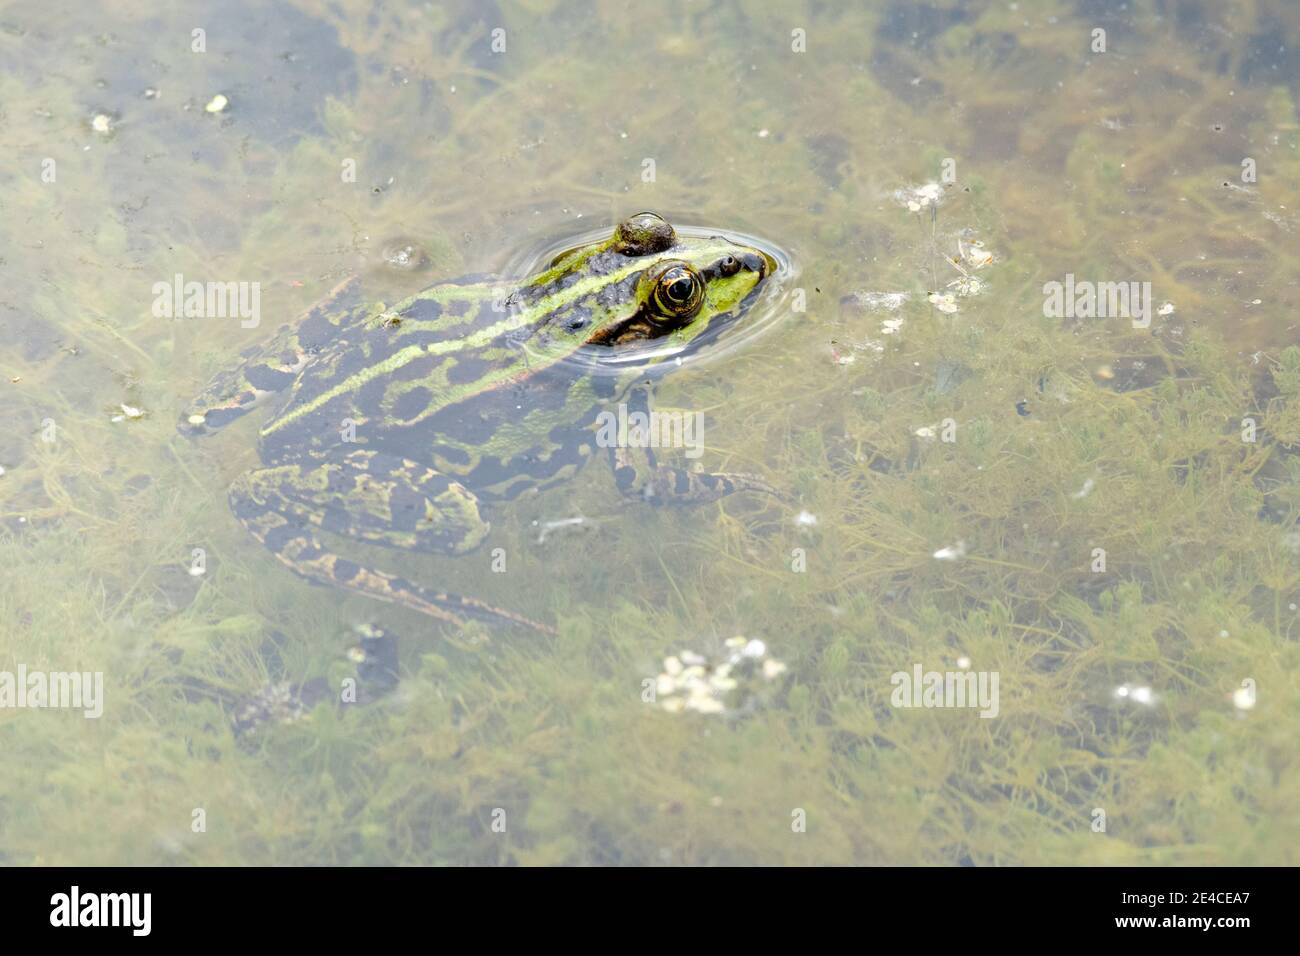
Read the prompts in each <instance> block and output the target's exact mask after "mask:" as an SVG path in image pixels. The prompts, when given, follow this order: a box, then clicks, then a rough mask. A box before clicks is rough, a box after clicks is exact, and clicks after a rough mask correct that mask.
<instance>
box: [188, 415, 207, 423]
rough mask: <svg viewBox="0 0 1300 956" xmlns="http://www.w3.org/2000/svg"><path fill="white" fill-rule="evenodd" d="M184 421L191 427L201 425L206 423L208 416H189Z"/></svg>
mask: <svg viewBox="0 0 1300 956" xmlns="http://www.w3.org/2000/svg"><path fill="white" fill-rule="evenodd" d="M185 420H186V421H187V422H189V423H190V424H191V425H202V424H203V423H204V422H206V421H207V420H208V416H207V415H191V416H190V417H189V418H187V419H185Z"/></svg>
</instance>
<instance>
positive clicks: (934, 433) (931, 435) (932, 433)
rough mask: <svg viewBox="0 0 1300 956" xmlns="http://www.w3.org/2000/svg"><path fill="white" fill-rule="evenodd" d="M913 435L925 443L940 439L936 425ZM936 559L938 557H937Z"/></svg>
mask: <svg viewBox="0 0 1300 956" xmlns="http://www.w3.org/2000/svg"><path fill="white" fill-rule="evenodd" d="M912 434H913V435H915V436H916V437H917V438H920V439H922V440H923V441H934V440H935V439H936V438H937V437H939V432H938V430H937V426H935V425H922V426H921V427H920V428H918V429H917V430H916V431H914V432H912ZM935 557H938V555H935Z"/></svg>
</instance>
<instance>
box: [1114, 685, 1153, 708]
mask: <svg viewBox="0 0 1300 956" xmlns="http://www.w3.org/2000/svg"><path fill="white" fill-rule="evenodd" d="M1115 696H1116V697H1118V698H1120V699H1121V700H1131V701H1132V702H1133V703H1135V704H1141V705H1142V706H1144V707H1150V706H1151V705H1152V704H1154V703H1155V702H1156V695H1155V693H1154V692H1153V691H1152V690H1151V688H1150V687H1147V686H1146V685H1145V684H1143V685H1139V686H1136V687H1135V686H1133V685H1131V684H1121V685H1120V686H1119V687H1116V688H1115Z"/></svg>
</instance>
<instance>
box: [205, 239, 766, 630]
mask: <svg viewBox="0 0 1300 956" xmlns="http://www.w3.org/2000/svg"><path fill="white" fill-rule="evenodd" d="M774 269H775V262H774V261H773V260H772V258H771V257H769V256H768V255H767V254H766V253H764V252H762V251H760V250H759V249H756V248H752V247H749V246H746V245H743V244H740V243H737V242H734V241H732V240H730V239H727V238H724V237H722V236H713V237H708V238H702V237H692V236H679V235H678V234H677V232H676V231H675V230H674V229H673V227H672V226H670V225H669V224H668V223H667V222H666V221H664V220H663V219H662V218H661V217H659V216H657V215H654V214H653V213H641V214H639V215H637V216H633V217H631V218H630V219H628V220H626V221H624V222H622V223H620V224H619V225H618V227H617V228H616V229H615V230H614V232H613V234H612V235H611V236H609V237H608V238H607V239H605V240H603V241H601V242H596V243H593V244H590V245H586V246H582V247H579V248H576V249H572V250H570V251H569V252H566V253H564V254H563V255H561V256H559V257H557V258H556V260H555V261H554V262H553V263H552V264H551V265H550V266H549V267H548V268H547V269H545V270H544V271H542V272H540V273H539V274H537V275H534V276H532V277H529V278H527V279H524V280H522V281H520V280H515V281H514V282H508V281H506V280H502V279H495V278H486V279H483V278H480V279H476V280H461V281H452V282H444V283H439V284H437V285H434V286H432V287H430V288H428V289H426V290H424V291H423V292H420V293H418V294H416V295H413V296H411V297H410V298H409V299H406V300H405V301H403V302H401V303H398V304H397V305H396V306H393V307H391V308H385V307H384V306H382V305H378V306H371V307H366V306H365V305H363V304H361V303H359V302H357V301H356V298H357V286H358V283H357V282H356V281H355V280H350V281H348V282H345V283H343V284H342V285H341V286H339V287H338V288H337V289H335V290H334V292H333V293H332V295H331V297H330V298H329V299H328V300H327V301H326V302H324V303H322V304H321V305H318V306H316V307H315V308H313V309H312V310H311V311H309V312H308V313H307V314H306V315H305V316H303V317H302V318H301V319H300V320H299V321H298V322H297V323H295V324H293V325H289V326H285V327H284V328H282V329H281V330H280V331H279V333H278V334H277V336H276V337H275V338H274V339H273V340H272V341H271V342H269V343H267V344H266V345H265V346H262V347H259V348H258V349H256V350H255V351H254V352H253V353H252V354H249V355H247V357H246V358H245V360H244V361H243V362H242V363H241V364H240V365H239V366H238V367H236V368H233V369H231V370H229V371H227V372H224V373H222V374H220V375H218V376H217V377H216V378H215V379H214V380H213V381H212V382H211V383H210V384H209V385H208V387H207V388H206V389H205V390H204V391H203V393H202V394H201V395H200V396H199V397H198V398H197V399H195V401H194V402H193V403H192V404H191V405H190V406H189V407H188V408H187V409H186V410H185V412H184V413H183V414H182V416H181V423H180V427H181V429H182V431H184V432H186V433H187V434H191V435H204V434H209V433H211V432H213V431H215V430H218V429H220V428H221V427H223V426H225V425H226V424H228V423H230V422H231V421H234V420H235V419H237V418H238V417H240V416H241V415H243V414H245V413H247V412H248V411H250V410H251V409H253V408H254V407H256V406H257V405H259V404H261V403H262V402H263V401H264V400H267V399H270V398H272V397H273V396H274V397H276V399H277V407H276V410H275V411H274V412H273V413H272V414H271V415H270V417H269V418H268V420H267V421H266V423H265V424H264V425H263V426H262V428H261V430H260V435H259V453H260V457H261V461H262V465H263V466H262V467H260V468H257V469H256V470H254V471H250V472H248V473H247V474H245V475H243V476H242V477H240V478H239V479H238V480H236V481H235V483H234V485H233V486H232V487H231V489H230V504H231V507H232V509H233V511H234V513H235V516H236V517H237V518H238V519H239V520H240V521H241V522H242V523H243V524H244V525H245V527H247V528H248V530H249V531H250V532H251V533H252V534H253V536H254V537H255V538H256V539H257V540H259V541H260V542H262V544H263V545H265V546H266V547H267V548H268V549H269V550H270V551H271V552H272V553H273V554H274V555H275V556H276V557H277V558H278V559H279V560H280V561H282V562H283V563H284V564H286V565H288V567H290V568H291V569H293V570H294V571H295V572H297V573H298V574H301V575H303V576H304V577H306V578H308V579H310V580H312V581H315V582H318V583H324V584H329V585H333V586H336V587H340V588H344V589H347V590H350V591H353V592H357V593H361V594H365V595H367V596H369V597H372V598H378V599H381V600H387V601H392V602H395V603H397V604H401V605H404V606H406V607H410V608H414V609H416V610H419V611H422V612H424V613H426V614H429V615H431V616H433V617H435V618H439V619H442V620H445V621H448V622H454V623H462V622H464V621H465V620H466V619H467V618H479V619H484V620H488V621H495V622H506V623H510V624H516V625H521V626H525V627H530V628H534V629H536V630H540V631H546V632H549V631H551V628H550V627H549V626H548V625H546V624H544V623H540V622H536V621H532V620H529V619H527V618H524V617H522V616H520V615H518V614H515V613H513V612H511V611H509V610H505V609H502V608H496V607H492V606H490V605H488V604H485V603H483V602H481V601H478V600H476V599H474V598H472V597H468V596H460V595H455V594H448V593H445V592H442V591H439V590H437V589H435V588H430V587H426V586H424V585H422V584H419V583H417V582H414V581H410V580H408V579H406V578H404V577H401V576H398V575H394V574H390V573H388V572H385V571H382V570H378V569H376V568H371V567H367V566H364V565H363V564H360V563H357V562H355V561H352V560H349V559H348V558H346V557H344V556H342V555H340V554H338V553H336V552H335V551H334V550H331V549H330V548H328V547H326V546H325V544H323V543H322V537H324V536H326V535H332V536H337V537H338V538H340V539H349V538H351V539H355V540H358V541H364V542H367V543H370V544H378V545H386V546H388V547H390V548H396V549H404V550H410V551H420V552H424V551H435V552H442V553H446V554H453V555H458V554H464V553H466V552H468V551H471V550H473V549H474V548H476V547H477V546H478V545H479V544H480V543H481V542H482V541H483V539H484V537H485V536H486V535H487V533H488V529H489V523H488V520H487V518H488V515H489V514H490V513H491V512H492V511H493V510H495V509H498V508H500V507H502V506H503V505H505V504H506V503H508V502H510V501H511V500H512V499H514V498H516V497H518V496H519V495H520V494H521V493H522V492H524V491H527V490H530V489H544V488H548V487H551V486H553V485H555V484H557V483H559V482H562V481H565V480H567V479H568V478H570V477H572V476H573V475H574V474H575V473H576V472H577V471H578V469H580V468H581V467H582V466H583V465H584V464H585V463H586V462H587V461H588V460H589V459H590V458H592V457H594V456H595V452H596V441H595V438H596V429H595V421H596V416H597V414H598V412H599V411H600V410H601V408H602V407H603V406H606V405H608V404H609V403H610V402H612V401H619V400H626V401H628V402H629V404H632V403H637V402H648V396H647V395H646V394H645V385H644V383H645V382H647V381H653V380H655V376H654V375H647V374H646V369H647V368H649V366H650V365H651V364H653V363H655V362H657V361H658V358H656V357H655V356H662V354H663V350H662V349H659V348H657V347H658V346H664V345H667V346H670V347H671V348H670V349H669V351H672V352H675V353H677V354H678V355H680V354H682V353H684V352H689V351H691V350H692V349H695V348H699V347H701V346H703V347H707V345H706V343H708V342H710V341H711V340H712V339H713V338H715V337H716V336H715V333H716V332H718V331H719V330H720V328H721V327H723V326H724V325H726V324H729V323H731V322H734V321H736V320H737V319H738V318H739V317H740V316H741V315H742V314H743V313H744V311H745V309H746V307H747V305H748V303H750V302H751V301H752V300H753V298H754V296H755V293H756V291H757V290H758V289H759V287H760V286H761V285H762V283H763V282H764V280H765V279H767V278H768V277H770V276H771V274H772V272H773V270H774ZM648 346H654V347H656V348H648ZM629 350H642V351H645V352H646V353H647V355H648V356H651V357H648V358H647V360H646V361H647V364H646V365H645V366H641V367H639V368H638V366H637V363H636V361H635V356H633V359H634V360H633V361H632V362H631V364H630V365H629V366H628V371H627V372H626V373H625V374H621V375H612V374H597V372H598V371H599V366H600V360H601V357H602V356H605V355H608V356H610V357H614V356H617V357H618V358H619V359H620V360H625V359H627V358H628V357H629V356H628V353H629ZM577 358H582V359H583V361H575V359H577ZM593 361H594V363H595V364H593ZM659 365H660V371H662V370H663V369H665V368H668V367H670V363H663V362H659ZM630 377H636V378H637V380H638V381H639V382H640V383H642V384H640V385H638V386H637V388H636V389H634V390H633V391H631V392H629V391H628V387H629V384H628V383H629V378H630ZM624 396H626V397H624ZM608 457H609V459H610V461H611V463H612V466H613V468H614V475H615V478H616V483H617V486H618V488H619V490H620V491H621V492H623V493H624V494H627V495H635V496H638V497H642V498H649V499H651V500H653V501H669V500H684V501H703V500H713V499H716V498H719V497H722V496H724V495H728V494H731V493H732V492H735V491H741V490H755V491H767V492H770V491H771V488H770V487H769V486H768V485H767V484H766V483H764V482H763V481H762V480H760V479H758V478H755V477H753V476H749V475H723V474H704V473H698V472H688V471H684V470H681V469H678V468H674V467H670V466H668V465H663V464H659V463H658V462H657V461H656V460H655V459H654V457H653V456H652V455H651V454H650V453H649V452H648V450H637V449H612V450H610V454H609V456H608ZM399 563H400V562H399Z"/></svg>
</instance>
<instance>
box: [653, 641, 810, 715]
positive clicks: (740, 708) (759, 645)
mask: <svg viewBox="0 0 1300 956" xmlns="http://www.w3.org/2000/svg"><path fill="white" fill-rule="evenodd" d="M724 647H725V656H724V658H723V659H722V660H720V661H710V660H709V659H708V658H707V657H706V656H705V655H703V654H699V653H696V652H695V651H690V650H683V651H682V652H681V653H680V654H678V655H674V656H671V657H666V658H664V669H663V672H662V673H661V674H660V675H659V676H658V677H657V678H655V697H656V699H657V700H658V702H659V706H660V708H661V709H663V710H665V711H667V712H668V713H670V714H680V713H685V712H687V711H692V712H694V713H697V714H737V713H740V712H744V711H747V710H751V709H753V708H754V707H755V706H756V705H757V703H758V699H759V691H761V690H762V687H763V684H765V683H769V682H771V681H773V680H775V679H776V678H777V677H779V676H780V675H781V674H783V673H785V671H786V666H785V664H784V663H782V662H781V661H778V660H776V659H775V658H772V657H769V656H768V654H767V645H765V644H764V643H763V642H762V641H759V640H749V639H747V638H744V637H733V638H730V639H729V640H728V641H727V642H726V644H725V645H724Z"/></svg>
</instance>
